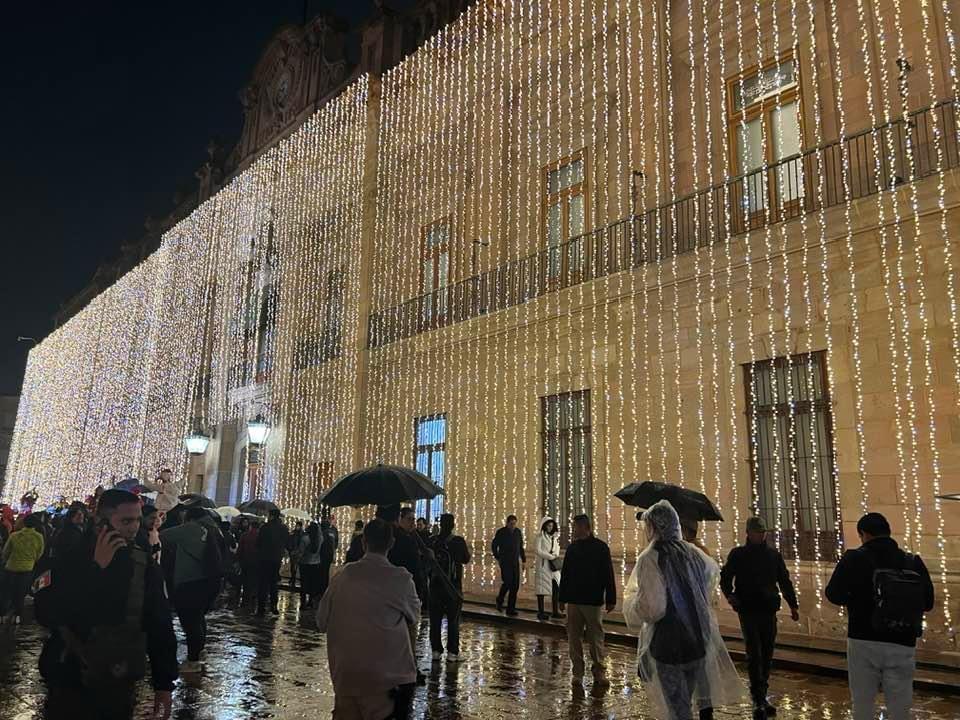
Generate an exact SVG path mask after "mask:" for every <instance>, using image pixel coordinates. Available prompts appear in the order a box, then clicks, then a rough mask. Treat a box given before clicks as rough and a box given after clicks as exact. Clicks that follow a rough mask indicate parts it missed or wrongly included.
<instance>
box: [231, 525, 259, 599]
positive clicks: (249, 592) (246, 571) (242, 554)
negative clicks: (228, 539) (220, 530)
mask: <svg viewBox="0 0 960 720" xmlns="http://www.w3.org/2000/svg"><path fill="white" fill-rule="evenodd" d="M241 520H243V522H241V523H239V524H238V527H237V530H238V534H239V538H238V543H237V561H238V563H239V565H240V601H241V602H242V603H243V604H244V605H249V604H250V603H251V602H253V599H254V598H255V597H257V595H258V593H259V590H260V582H259V578H258V577H257V576H258V572H257V568H258V564H259V563H258V562H257V539H258V538H259V536H260V526H259V525H258V524H257V523H255V522H246V518H241Z"/></svg>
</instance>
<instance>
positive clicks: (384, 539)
mask: <svg viewBox="0 0 960 720" xmlns="http://www.w3.org/2000/svg"><path fill="white" fill-rule="evenodd" d="M363 543H364V548H365V550H366V553H365V554H364V556H363V558H362V559H360V560H358V561H357V562H353V563H349V564H347V565H345V566H344V567H343V569H342V570H341V571H340V572H339V573H338V574H337V575H336V576H335V577H334V578H333V580H331V581H330V587H329V588H327V592H326V593H325V594H324V596H323V601H322V602H321V603H320V608H319V609H318V610H317V627H318V628H319V630H320V632H322V633H326V635H327V658H328V660H329V662H330V675H331V677H332V678H333V689H334V692H335V694H336V700H335V706H334V709H333V717H334V720H383V718H385V717H388V716H389V717H393V715H392V713H393V712H394V708H395V707H396V706H399V705H401V703H400V702H398V700H397V697H398V696H399V697H403V696H404V695H405V692H404V691H405V690H409V689H410V688H411V687H412V686H413V684H414V683H416V680H417V667H416V665H415V663H414V660H413V649H412V647H411V646H410V635H409V634H408V632H407V624H408V623H412V622H414V621H419V619H420V599H419V598H418V597H417V589H416V587H415V586H414V584H413V577H412V576H411V575H410V573H409V572H408V571H407V570H406V569H404V568H402V567H397V566H395V565H393V564H392V563H391V562H390V561H389V560H387V552H388V551H389V550H390V548H391V546H392V545H393V527H392V526H391V525H389V524H388V523H386V522H384V521H383V520H371V521H370V522H369V523H367V526H366V527H365V528H364V530H363ZM397 710H398V713H397V715H396V717H406V714H405V713H406V710H405V709H404V710H401V709H400V708H399V707H397Z"/></svg>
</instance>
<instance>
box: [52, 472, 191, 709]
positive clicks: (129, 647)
mask: <svg viewBox="0 0 960 720" xmlns="http://www.w3.org/2000/svg"><path fill="white" fill-rule="evenodd" d="M140 517H141V513H140V500H139V499H138V498H137V496H136V495H134V494H133V493H130V492H127V491H126V490H119V489H116V488H114V489H111V490H107V491H106V492H104V493H103V495H101V496H100V500H99V502H98V504H97V511H96V523H95V525H94V527H93V529H92V530H91V532H89V533H88V534H87V535H86V536H85V537H84V539H83V541H82V542H78V543H76V544H75V545H74V546H73V548H72V551H71V552H70V553H68V554H66V555H64V556H62V557H58V558H57V561H56V563H55V564H54V566H53V567H52V568H51V570H50V571H49V575H48V576H46V574H45V576H42V577H41V578H40V579H39V580H38V581H37V586H38V591H37V593H36V608H37V619H38V620H39V621H40V622H41V623H42V624H44V625H46V626H47V627H48V628H50V630H51V631H52V632H51V635H50V637H49V638H48V639H47V641H46V643H44V646H43V651H42V652H41V654H40V674H41V675H42V676H43V678H44V679H45V680H46V681H47V684H48V686H49V688H50V697H49V699H48V702H47V711H48V715H50V716H51V717H61V716H62V717H71V718H74V719H75V720H80V719H81V718H82V719H84V720H86V718H91V719H92V718H98V719H104V720H107V719H112V718H128V717H130V716H131V714H132V711H133V709H134V707H135V705H136V703H137V698H136V689H137V684H138V681H139V680H140V679H141V678H143V677H144V676H145V675H146V658H147V656H149V658H150V669H151V672H152V680H153V688H154V697H153V715H152V717H153V718H157V719H158V720H167V718H169V717H170V710H171V694H172V691H173V684H174V681H175V680H176V679H177V638H176V635H175V634H174V631H173V623H172V620H171V613H170V606H169V604H168V603H167V598H166V594H165V592H164V588H163V576H162V574H161V571H160V568H159V567H158V566H157V565H156V563H155V562H154V561H153V559H152V557H151V556H150V551H149V548H148V547H147V545H146V542H145V540H144V539H143V538H142V536H141V534H140V533H139V530H140ZM58 709H59V710H58ZM58 711H59V712H62V715H61V714H58Z"/></svg>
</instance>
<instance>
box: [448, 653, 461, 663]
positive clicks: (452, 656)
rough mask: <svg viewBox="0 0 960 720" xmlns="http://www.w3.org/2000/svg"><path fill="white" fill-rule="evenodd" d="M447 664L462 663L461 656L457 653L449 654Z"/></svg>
mask: <svg viewBox="0 0 960 720" xmlns="http://www.w3.org/2000/svg"><path fill="white" fill-rule="evenodd" d="M447 662H448V663H458V662H460V656H459V655H457V653H447Z"/></svg>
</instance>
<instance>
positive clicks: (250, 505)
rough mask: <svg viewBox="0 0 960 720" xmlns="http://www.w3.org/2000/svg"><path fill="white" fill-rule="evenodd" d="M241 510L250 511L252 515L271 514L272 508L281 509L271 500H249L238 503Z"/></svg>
mask: <svg viewBox="0 0 960 720" xmlns="http://www.w3.org/2000/svg"><path fill="white" fill-rule="evenodd" d="M237 509H239V510H240V512H244V513H250V514H252V515H269V514H270V512H271V511H272V510H279V509H280V508H278V507H277V506H276V505H274V504H273V503H272V502H270V501H269V500H247V501H246V502H245V503H240V504H239V505H237Z"/></svg>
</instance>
